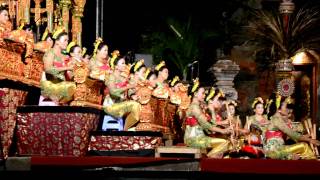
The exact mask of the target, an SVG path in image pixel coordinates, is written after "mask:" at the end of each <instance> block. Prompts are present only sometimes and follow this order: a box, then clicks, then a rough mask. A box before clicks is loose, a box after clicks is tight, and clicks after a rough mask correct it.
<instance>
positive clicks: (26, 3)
mask: <svg viewBox="0 0 320 180" xmlns="http://www.w3.org/2000/svg"><path fill="white" fill-rule="evenodd" d="M29 11H30V0H19V1H18V14H17V19H16V24H20V22H21V21H24V22H26V23H28V24H29V23H30V12H29Z"/></svg>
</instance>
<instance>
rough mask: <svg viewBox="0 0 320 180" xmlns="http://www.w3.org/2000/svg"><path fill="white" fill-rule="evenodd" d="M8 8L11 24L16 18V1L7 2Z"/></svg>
mask: <svg viewBox="0 0 320 180" xmlns="http://www.w3.org/2000/svg"><path fill="white" fill-rule="evenodd" d="M8 6H9V16H10V19H11V22H12V23H13V21H14V19H15V17H16V11H17V10H16V9H17V2H16V1H9V2H8ZM13 24H14V23H13Z"/></svg>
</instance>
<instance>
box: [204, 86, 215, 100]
mask: <svg viewBox="0 0 320 180" xmlns="http://www.w3.org/2000/svg"><path fill="white" fill-rule="evenodd" d="M215 92H216V90H215V89H214V87H211V88H210V92H209V94H208V95H207V97H206V101H209V100H210V99H211V98H213V96H214V94H215Z"/></svg>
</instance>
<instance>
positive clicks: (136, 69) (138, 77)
mask: <svg viewBox="0 0 320 180" xmlns="http://www.w3.org/2000/svg"><path fill="white" fill-rule="evenodd" d="M146 70H147V68H146V66H145V65H144V60H143V59H141V60H139V61H137V62H135V63H134V64H133V65H132V66H131V68H130V80H129V83H130V84H135V85H136V88H134V89H129V91H128V96H129V97H130V99H133V100H135V101H137V100H138V96H137V94H136V92H137V90H138V89H139V88H142V87H144V86H145V73H146Z"/></svg>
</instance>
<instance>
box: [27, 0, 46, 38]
mask: <svg viewBox="0 0 320 180" xmlns="http://www.w3.org/2000/svg"><path fill="white" fill-rule="evenodd" d="M33 1H34V3H35V7H34V8H31V9H30V12H31V13H34V21H35V22H36V26H37V40H39V39H40V37H41V36H40V24H41V23H42V19H41V14H42V13H45V12H46V8H41V5H40V3H41V2H42V1H43V0H33Z"/></svg>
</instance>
